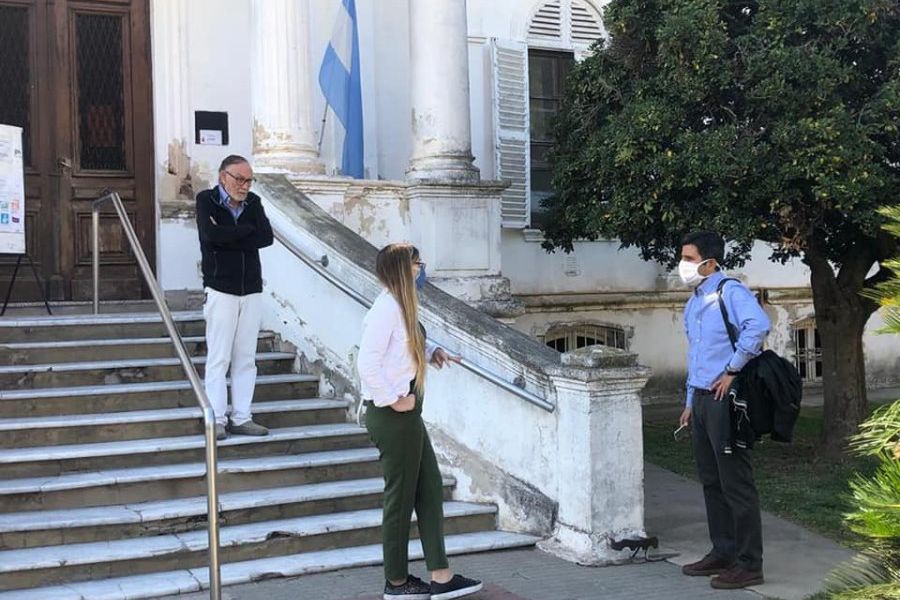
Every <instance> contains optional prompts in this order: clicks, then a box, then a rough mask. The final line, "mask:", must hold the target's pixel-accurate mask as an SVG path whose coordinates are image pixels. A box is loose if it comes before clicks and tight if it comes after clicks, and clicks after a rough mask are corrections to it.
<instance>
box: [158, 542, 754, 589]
mask: <svg viewBox="0 0 900 600" xmlns="http://www.w3.org/2000/svg"><path fill="white" fill-rule="evenodd" d="M450 563H451V566H452V567H453V568H454V569H456V570H458V571H460V572H461V573H463V574H466V575H469V576H472V577H478V578H481V579H483V580H484V581H485V583H486V587H485V589H484V590H483V591H481V592H479V593H478V594H474V595H472V596H469V597H468V598H470V599H471V600H758V599H759V596H757V595H755V594H753V593H751V592H746V591H734V592H731V591H717V590H714V589H712V588H710V587H709V579H707V578H705V577H685V576H683V575H682V574H681V572H680V569H679V567H677V566H675V565H672V564H670V563H667V562H658V563H644V564H637V565H629V566H619V567H598V568H592V567H580V566H578V565H574V564H572V563H569V562H566V561H564V560H561V559H558V558H555V557H553V556H550V555H549V554H545V553H543V552H541V551H540V550H510V551H506V552H492V553H487V554H470V555H467V556H457V557H451V559H450ZM412 571H413V574H416V575H419V576H420V577H423V576H425V572H424V571H425V565H424V564H423V563H422V562H421V561H417V562H415V563H413V566H412ZM382 577H383V575H382V570H381V567H366V568H362V569H348V570H345V571H337V572H334V573H324V574H320V575H307V576H305V577H299V578H296V579H273V580H270V581H263V582H259V583H250V584H246V585H238V586H233V587H227V588H225V589H224V590H223V591H222V599H223V600H376V599H377V600H380V599H381V590H382V587H383V586H384V580H383V579H382ZM207 598H209V595H208V594H202V593H198V594H189V595H184V596H175V597H171V598H170V600H206V599H207Z"/></svg>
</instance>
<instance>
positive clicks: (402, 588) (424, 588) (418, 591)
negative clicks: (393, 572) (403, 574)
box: [384, 575, 431, 600]
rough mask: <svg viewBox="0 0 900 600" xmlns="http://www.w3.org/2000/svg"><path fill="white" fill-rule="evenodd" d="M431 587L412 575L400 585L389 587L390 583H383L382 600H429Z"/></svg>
mask: <svg viewBox="0 0 900 600" xmlns="http://www.w3.org/2000/svg"><path fill="white" fill-rule="evenodd" d="M430 598H431V587H429V585H428V584H427V583H425V582H424V581H422V580H421V579H419V578H418V577H413V576H412V575H410V576H408V577H407V578H406V583H404V584H402V585H391V582H390V581H385V582H384V600H429V599H430Z"/></svg>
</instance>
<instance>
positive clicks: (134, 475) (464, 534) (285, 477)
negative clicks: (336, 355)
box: [0, 312, 536, 600]
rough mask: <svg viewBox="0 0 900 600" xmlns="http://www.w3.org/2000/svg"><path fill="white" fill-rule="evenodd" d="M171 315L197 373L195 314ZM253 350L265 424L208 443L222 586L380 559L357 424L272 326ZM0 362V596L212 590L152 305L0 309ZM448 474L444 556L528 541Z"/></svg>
mask: <svg viewBox="0 0 900 600" xmlns="http://www.w3.org/2000/svg"><path fill="white" fill-rule="evenodd" d="M175 319H176V322H177V325H178V327H179V329H180V332H181V334H182V336H184V340H185V343H186V345H187V347H188V349H189V351H190V352H191V354H192V356H193V357H194V360H195V363H196V365H197V367H198V369H199V370H200V372H201V374H202V369H203V363H204V358H205V357H204V352H205V346H204V340H203V333H204V324H203V317H202V314H201V313H197V312H181V313H176V315H175ZM257 352H258V354H257V360H258V366H259V376H258V379H257V388H256V396H255V401H254V418H255V419H256V420H257V421H258V422H260V423H262V424H264V425H266V426H268V427H270V428H271V433H270V435H269V436H267V437H263V438H252V437H240V436H234V437H231V438H230V439H228V440H226V441H224V442H220V443H219V452H218V455H219V469H220V475H219V490H220V506H221V559H222V563H223V565H222V581H223V584H226V585H228V584H234V583H241V582H247V581H252V580H256V579H260V578H266V577H275V576H292V575H301V574H304V573H310V572H317V571H324V570H330V569H337V568H343V567H350V566H361V565H371V564H377V563H379V562H380V560H381V547H380V545H379V543H380V531H379V527H380V521H381V510H380V508H379V507H380V502H381V494H382V487H383V485H382V479H381V477H380V470H379V465H378V453H377V451H376V450H375V449H374V448H373V447H372V446H371V445H370V442H369V440H368V436H367V435H366V432H365V430H364V429H361V428H359V427H358V426H357V425H356V424H355V423H350V422H348V418H347V416H348V412H347V409H348V403H347V402H346V401H344V400H336V399H329V398H319V397H317V395H318V390H319V382H318V378H316V377H312V376H309V375H303V374H298V373H295V372H294V370H293V368H294V355H293V354H291V353H285V352H279V351H278V350H277V349H276V340H275V337H274V336H273V335H272V334H271V333H265V332H263V333H261V334H260V337H259V341H258V346H257ZM0 365H2V366H0V600H13V599H15V600H62V599H73V600H75V599H78V600H82V599H94V598H96V599H100V598H103V599H104V600H117V599H125V598H151V597H155V596H161V595H166V594H174V593H179V592H189V591H196V590H199V589H201V588H203V587H206V585H207V582H208V572H207V568H206V565H207V532H206V497H205V495H204V494H205V492H206V482H205V471H206V469H205V463H204V440H203V437H202V435H201V431H202V426H201V417H200V409H199V408H198V407H197V405H196V402H195V399H194V397H193V394H192V392H191V389H190V386H189V384H188V382H187V380H186V378H185V376H184V373H183V370H182V368H181V365H180V364H179V362H178V360H177V358H175V353H174V348H173V346H172V344H171V342H170V341H169V339H168V338H167V337H165V333H164V329H163V326H162V323H161V322H160V319H159V317H158V316H156V315H154V314H147V313H130V314H129V313H123V314H113V315H101V316H97V317H93V316H62V317H20V318H7V319H0ZM445 485H446V493H447V501H446V504H445V507H444V510H445V515H446V521H445V531H446V533H447V547H448V551H449V552H451V553H463V552H476V551H485V550H492V549H501V548H511V547H518V546H527V545H531V544H534V542H535V541H536V539H535V538H533V537H529V536H524V535H520V534H512V533H505V532H500V531H496V529H495V528H496V516H495V512H496V509H495V507H493V506H485V505H477V504H470V503H462V502H453V501H451V500H450V492H451V490H452V486H453V481H452V480H449V479H447V480H446V481H445ZM413 529H414V530H415V527H414V528H413ZM414 535H415V533H414ZM411 555H412V556H421V549H420V547H419V545H418V543H417V542H412V543H411Z"/></svg>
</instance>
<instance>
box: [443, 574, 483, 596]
mask: <svg viewBox="0 0 900 600" xmlns="http://www.w3.org/2000/svg"><path fill="white" fill-rule="evenodd" d="M481 588H482V584H481V582H480V581H476V580H474V579H469V578H468V577H463V576H462V575H454V576H453V579H451V580H450V581H448V582H447V583H438V582H437V581H432V582H431V600H451V599H452V598H462V597H463V596H468V595H469V594H474V593H475V592H478V591H481Z"/></svg>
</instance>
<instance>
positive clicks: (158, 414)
mask: <svg viewBox="0 0 900 600" xmlns="http://www.w3.org/2000/svg"><path fill="white" fill-rule="evenodd" d="M349 404H350V403H349V402H348V401H346V400H329V399H321V398H316V399H312V398H310V399H300V400H276V401H268V402H254V403H253V419H254V420H255V421H256V422H257V423H260V424H262V425H265V426H266V427H270V428H274V427H298V426H301V425H316V424H324V423H341V422H346V420H347V408H348V406H349ZM202 432H203V415H202V413H201V410H200V407H199V406H195V407H184V408H168V409H157V410H135V411H123V412H114V413H99V414H81V415H78V414H76V415H59V416H47V417H25V418H20V419H3V418H0V448H30V447H34V446H56V445H65V444H78V443H84V441H86V440H90V441H91V442H92V443H96V442H114V441H122V440H137V439H147V438H156V437H176V436H182V435H191V434H197V433H202Z"/></svg>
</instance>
